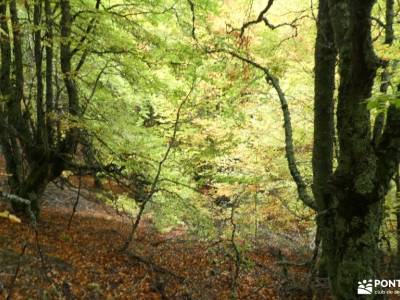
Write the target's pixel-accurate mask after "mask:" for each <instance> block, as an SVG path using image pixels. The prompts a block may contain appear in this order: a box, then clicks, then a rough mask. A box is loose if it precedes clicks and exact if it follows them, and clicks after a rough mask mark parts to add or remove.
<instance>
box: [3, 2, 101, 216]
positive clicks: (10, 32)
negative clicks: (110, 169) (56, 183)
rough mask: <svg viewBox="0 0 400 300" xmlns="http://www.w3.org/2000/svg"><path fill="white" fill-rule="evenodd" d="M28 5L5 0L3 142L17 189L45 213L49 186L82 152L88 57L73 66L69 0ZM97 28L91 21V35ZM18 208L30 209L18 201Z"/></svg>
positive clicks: (11, 184) (14, 190) (12, 186)
mask: <svg viewBox="0 0 400 300" xmlns="http://www.w3.org/2000/svg"><path fill="white" fill-rule="evenodd" d="M99 3H100V1H97V4H96V8H98V6H99ZM25 9H26V11H25V12H22V10H21V7H20V5H19V4H18V3H17V1H14V0H10V1H8V0H2V1H1V2H0V28H1V32H0V33H1V34H0V38H1V79H0V81H1V84H0V95H1V112H0V113H1V127H0V128H1V129H0V140H1V145H2V149H3V154H4V157H5V160H6V168H7V172H8V173H9V187H10V191H11V193H12V194H15V195H17V196H19V197H21V198H25V199H29V200H30V201H31V206H32V210H34V211H35V212H36V213H39V209H40V207H39V206H40V205H39V198H40V196H41V194H42V193H43V191H44V189H45V187H46V186H47V184H48V183H49V182H50V181H51V180H53V179H55V178H57V177H58V176H59V175H60V174H61V172H62V171H63V170H64V169H65V168H66V165H67V164H68V162H69V161H71V158H72V155H73V153H74V152H75V150H76V145H77V143H78V135H79V129H78V128H77V126H76V125H74V122H76V121H77V118H79V117H80V115H81V111H80V110H81V109H80V103H79V96H78V90H77V85H76V82H75V81H76V80H75V78H76V75H77V74H76V73H77V72H78V71H79V64H80V65H82V64H83V62H84V60H85V56H84V55H82V57H81V59H80V60H79V64H78V66H73V65H72V59H73V57H74V55H75V54H76V53H77V52H78V51H79V50H80V49H79V48H77V49H75V51H74V50H72V49H71V43H72V33H71V27H72V21H73V18H72V15H71V5H70V1H69V0H60V1H59V2H57V3H55V2H53V1H50V0H46V1H40V0H37V1H33V2H31V3H29V4H27V5H26V7H25ZM58 11H59V13H60V17H58V16H57V14H58ZM56 12H57V13H56ZM32 13H33V19H31V18H32V17H31V14H32ZM21 14H23V15H24V17H23V21H22V23H21ZM28 25H29V26H31V28H33V30H32V31H30V30H27V29H26V27H29V26H28ZM90 26H91V27H90ZM92 27H93V24H92V25H90V24H89V27H88V32H87V34H88V33H89V32H90V30H92ZM55 36H56V37H57V38H55ZM31 41H32V43H33V49H31V48H30V45H29V42H31ZM83 41H84V39H83ZM58 51H59V53H58ZM59 66H60V67H61V68H60V67H59ZM62 83H63V86H62ZM61 119H62V120H68V124H69V125H68V126H67V128H66V129H65V128H61V127H62V125H61V124H62V123H61V122H60V120H61ZM64 124H67V123H64ZM64 127H65V126H64ZM13 206H14V209H15V210H17V211H21V210H23V209H24V208H23V207H21V205H20V204H18V203H14V204H13Z"/></svg>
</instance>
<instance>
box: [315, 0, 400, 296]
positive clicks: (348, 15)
mask: <svg viewBox="0 0 400 300" xmlns="http://www.w3.org/2000/svg"><path fill="white" fill-rule="evenodd" d="M374 2H375V1H373V0H352V1H350V0H340V1H333V0H329V3H328V4H329V18H330V21H331V24H332V28H333V33H334V41H335V45H336V48H337V51H338V53H339V75H340V85H339V94H338V106H337V111H336V115H337V133H338V141H339V149H340V152H339V157H338V166H337V169H336V170H335V172H334V174H333V175H332V176H331V180H330V181H329V187H328V193H322V197H321V196H320V195H321V194H318V191H317V193H316V195H317V197H319V199H320V200H319V203H321V204H322V205H321V206H320V207H321V209H322V210H321V209H320V210H319V212H318V219H319V225H320V227H321V235H322V246H323V253H324V256H325V258H326V263H327V264H326V265H327V270H328V275H329V281H330V285H331V291H332V294H333V295H334V297H335V298H336V299H346V300H349V299H357V297H358V296H357V291H356V288H357V283H358V281H359V280H363V279H373V278H377V277H378V275H377V274H378V273H377V258H378V255H377V251H378V239H379V229H380V226H381V221H382V203H383V200H384V196H385V195H386V193H387V190H388V186H389V181H390V178H391V176H393V174H394V171H395V168H394V167H395V164H394V160H393V159H395V157H397V156H398V153H397V152H398V150H395V148H396V146H394V145H397V143H398V141H397V139H398V135H399V130H400V126H398V125H399V124H398V123H397V113H396V111H395V110H393V109H391V111H389V112H388V124H387V125H386V128H385V130H384V133H383V134H382V142H380V143H379V147H378V148H379V150H376V149H375V148H374V147H373V144H372V139H371V138H372V133H371V131H372V130H371V124H370V114H369V111H368V109H367V107H366V99H368V98H369V97H370V96H371V91H372V87H373V82H374V78H375V76H376V70H377V68H378V66H379V60H378V59H377V57H376V56H375V54H374V51H373V47H372V41H371V23H370V19H371V9H372V6H373V4H374ZM322 4H323V2H322ZM319 9H320V15H322V11H321V10H325V9H326V8H325V7H324V5H321V2H320V8H319ZM324 17H325V18H326V14H325V15H324ZM321 26H323V23H322V22H321V21H320V22H319V27H320V28H319V30H322V29H321ZM316 70H318V69H316ZM328 86H329V82H328ZM316 91H318V90H316ZM316 96H318V94H316ZM316 99H318V98H316ZM317 116H319V112H318V111H316V117H317ZM389 119H392V121H389ZM316 120H317V119H316ZM316 126H317V128H318V127H319V126H321V124H320V123H318V122H317V124H316ZM325 134H326V135H327V136H328V137H331V136H332V132H327V131H326V132H325ZM316 151H318V150H316ZM319 151H324V149H320V150H319ZM325 151H326V150H325ZM325 153H328V154H329V152H325ZM326 163H327V162H326ZM315 166H316V167H317V169H318V165H317V164H315ZM327 166H328V170H329V163H327ZM314 172H317V173H318V170H315V171H314ZM323 176H327V175H326V174H324V173H323ZM372 297H378V296H375V295H372Z"/></svg>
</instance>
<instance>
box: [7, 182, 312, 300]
mask: <svg viewBox="0 0 400 300" xmlns="http://www.w3.org/2000/svg"><path fill="white" fill-rule="evenodd" d="M82 196H84V197H86V198H93V197H91V195H90V194H89V192H87V191H85V190H83V191H82ZM84 197H82V198H81V199H80V202H79V203H80V204H79V206H78V211H77V213H76V215H75V216H74V218H73V222H72V226H71V228H70V229H69V230H68V229H67V224H68V220H69V218H70V215H71V210H72V207H73V204H74V202H75V200H76V191H74V190H72V191H71V190H68V189H65V190H62V189H60V188H58V187H56V186H54V185H50V186H49V188H48V189H47V191H46V194H45V196H44V199H45V202H44V209H43V212H42V214H41V218H40V222H39V224H38V240H39V245H40V251H38V247H37V245H38V244H37V242H36V240H35V232H34V230H33V229H32V227H31V226H29V224H28V221H27V220H23V221H22V223H21V224H19V223H12V222H10V221H9V220H7V219H1V218H0V299H6V297H7V296H8V295H9V293H10V290H11V293H12V299H35V300H36V299H182V300H183V299H207V300H208V299H231V290H232V288H231V284H232V277H233V274H234V272H233V270H234V263H233V259H232V256H230V255H229V253H233V252H232V247H231V246H230V245H229V243H228V242H219V243H212V242H205V241H202V242H201V241H193V239H192V238H191V237H189V236H187V234H186V233H185V232H184V231H183V230H178V229H177V230H175V231H172V232H169V233H166V234H160V233H158V232H157V231H156V230H155V229H154V228H153V226H152V224H151V222H150V221H149V220H145V221H144V222H143V224H142V226H141V227H140V230H139V232H138V235H137V239H136V240H134V242H133V243H132V246H131V248H130V250H129V252H128V253H121V252H120V251H119V250H120V248H121V246H122V244H123V242H124V241H125V238H126V236H127V232H128V230H129V226H130V222H129V219H128V218H126V217H120V216H119V215H118V214H116V213H115V212H114V211H113V209H112V208H110V207H107V206H105V205H104V204H101V203H95V202H93V201H89V200H87V199H86V198H84ZM1 210H2V209H0V211H1ZM25 245H26V249H25V252H24V254H23V255H22V254H21V253H22V252H23V250H22V249H23V248H24V246H25ZM39 252H41V254H42V257H43V260H42V259H41V257H40V256H41V255H40V253H39ZM272 252H273V251H272ZM272 252H271V251H268V252H266V251H261V250H260V249H258V250H257V251H251V252H248V254H247V257H246V261H245V262H244V263H243V265H242V267H241V271H240V277H239V280H238V282H239V284H238V295H239V299H278V298H280V299H307V298H308V295H307V288H306V281H307V280H306V279H304V278H305V277H306V276H307V272H306V270H305V269H304V268H299V267H298V268H296V269H293V268H291V269H290V268H289V274H288V275H287V276H284V273H285V270H284V268H282V266H279V265H276V264H275V262H276V260H277V258H276V255H275V256H274V255H273V254H272ZM18 266H19V267H18ZM18 268H19V270H18V271H17V269H18ZM15 276H16V280H15V282H14V277H15ZM302 277H304V278H302ZM13 282H14V283H13Z"/></svg>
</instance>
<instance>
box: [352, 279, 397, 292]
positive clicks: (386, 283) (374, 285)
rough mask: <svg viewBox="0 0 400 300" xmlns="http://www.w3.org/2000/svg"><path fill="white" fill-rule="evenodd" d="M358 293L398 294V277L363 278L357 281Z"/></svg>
mask: <svg viewBox="0 0 400 300" xmlns="http://www.w3.org/2000/svg"><path fill="white" fill-rule="evenodd" d="M357 294H358V295H372V294H386V295H392V294H395V295H400V279H374V280H372V279H368V280H367V279H364V280H362V281H359V282H358V286H357Z"/></svg>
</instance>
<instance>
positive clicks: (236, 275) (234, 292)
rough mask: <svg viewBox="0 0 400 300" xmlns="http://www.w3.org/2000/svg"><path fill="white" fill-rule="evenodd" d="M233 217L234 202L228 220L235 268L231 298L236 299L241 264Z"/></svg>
mask: <svg viewBox="0 0 400 300" xmlns="http://www.w3.org/2000/svg"><path fill="white" fill-rule="evenodd" d="M234 217H235V203H233V205H232V207H231V215H230V218H229V220H230V223H231V225H232V232H231V239H230V242H231V245H232V248H233V250H234V252H235V257H234V262H235V270H234V273H233V277H232V284H231V298H232V299H237V298H238V295H237V281H238V278H239V273H240V265H241V261H242V259H241V255H240V251H239V249H238V247H237V245H236V242H235V237H236V230H237V225H236V223H235V220H234Z"/></svg>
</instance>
